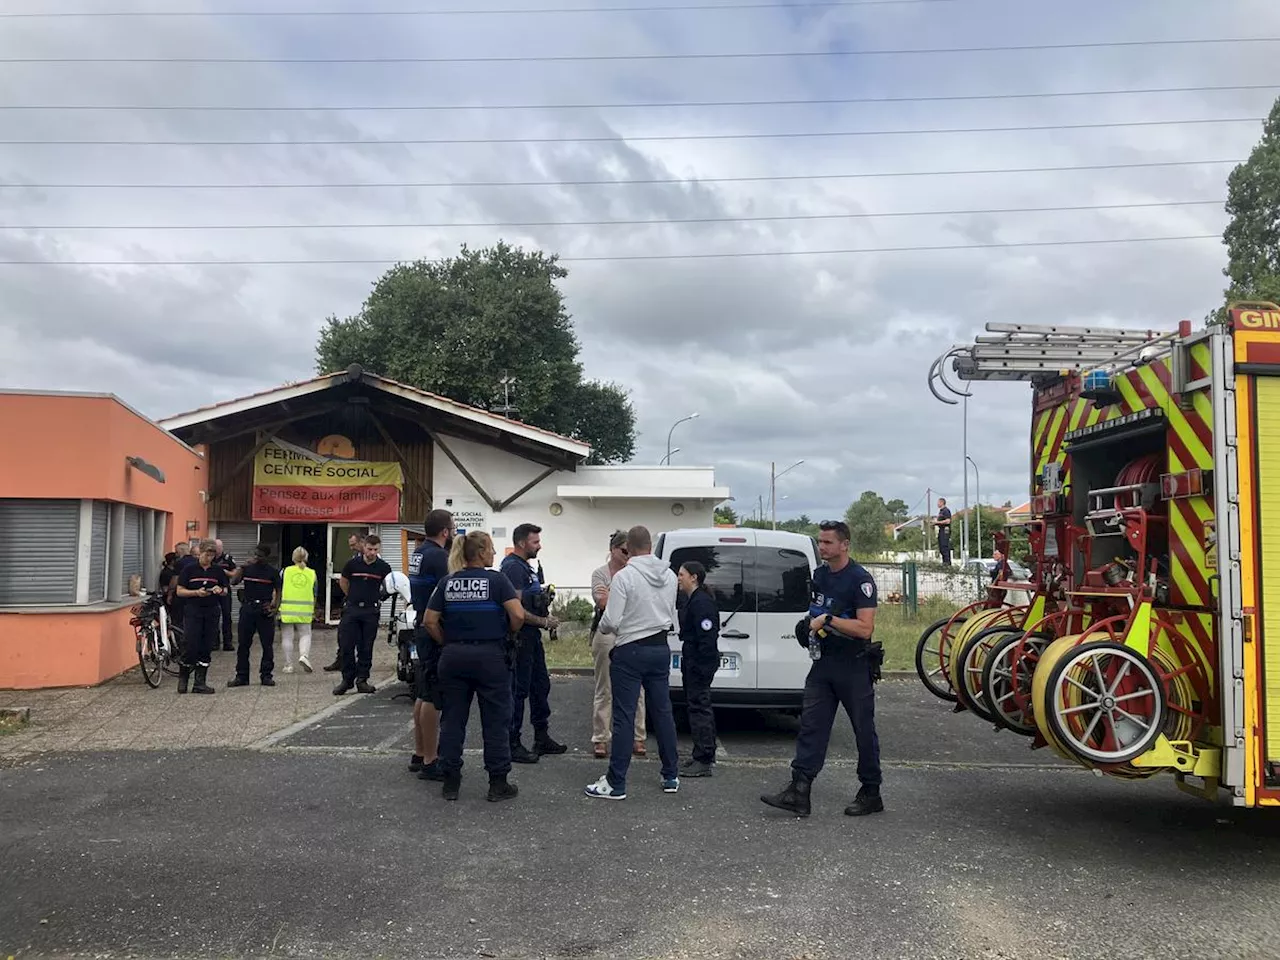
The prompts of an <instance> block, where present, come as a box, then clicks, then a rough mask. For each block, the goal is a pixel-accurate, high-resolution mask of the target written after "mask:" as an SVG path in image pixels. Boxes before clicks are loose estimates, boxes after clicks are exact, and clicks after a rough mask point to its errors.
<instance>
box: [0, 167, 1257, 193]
mask: <svg viewBox="0 0 1280 960" xmlns="http://www.w3.org/2000/svg"><path fill="white" fill-rule="evenodd" d="M1241 162H1242V161H1240V160H1151V161H1144V162H1139V163H1093V164H1069V165H1064V166H1055V167H1005V168H989V169H985V170H886V171H872V172H867V173H801V174H778V175H775V176H751V177H654V178H649V179H642V180H472V181H450V180H438V181H427V180H423V181H383V182H380V183H378V182H371V183H0V190H3V189H11V190H365V189H376V190H384V189H396V190H400V189H419V188H421V189H426V188H449V189H457V188H460V187H589V186H601V187H618V186H642V185H657V184H683V185H689V186H692V185H697V184H706V183H780V182H793V181H805V180H865V179H880V178H886V179H887V178H894V177H960V176H979V175H989V174H999V175H1002V176H1006V175H1009V174H1014V173H1065V172H1072V171H1094V170H1150V169H1157V168H1160V167H1210V166H1220V165H1226V164H1230V165H1232V166H1235V165H1237V164H1239V163H1241Z"/></svg>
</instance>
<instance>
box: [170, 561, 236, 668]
mask: <svg viewBox="0 0 1280 960" xmlns="http://www.w3.org/2000/svg"><path fill="white" fill-rule="evenodd" d="M217 552H218V548H217V547H216V546H215V545H214V542H213V541H212V540H202V541H201V542H200V549H199V552H198V555H197V556H198V559H197V560H196V562H195V563H188V564H187V565H186V566H184V567H183V568H182V572H181V573H180V574H179V575H178V589H177V593H178V596H180V597H182V599H183V604H182V607H183V642H182V658H181V659H180V660H179V662H178V692H179V693H186V692H187V683H188V681H189V679H190V677H191V673H192V671H194V672H195V684H194V685H193V686H192V687H191V692H192V693H215V692H216V691H215V690H214V689H213V687H211V686H209V685H208V684H207V683H206V682H205V680H206V679H207V677H208V675H209V658H210V656H211V653H212V651H213V646H214V644H215V643H217V642H218V623H219V621H220V620H221V619H222V597H224V596H226V594H227V593H228V591H230V589H231V583H230V581H228V580H227V572H226V570H224V569H223V568H222V567H219V566H216V565H215V564H214V562H213V558H214V555H215V554H216V553H217Z"/></svg>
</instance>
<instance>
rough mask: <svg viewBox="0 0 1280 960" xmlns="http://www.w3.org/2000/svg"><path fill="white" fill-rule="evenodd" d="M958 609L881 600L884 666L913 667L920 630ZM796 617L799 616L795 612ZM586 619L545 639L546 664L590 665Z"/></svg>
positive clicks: (944, 603) (945, 604)
mask: <svg viewBox="0 0 1280 960" xmlns="http://www.w3.org/2000/svg"><path fill="white" fill-rule="evenodd" d="M957 609H959V608H958V607H957V606H956V605H955V604H954V603H951V602H950V601H947V600H941V599H930V600H927V601H924V602H922V603H921V604H920V607H919V609H918V610H917V611H916V612H915V613H914V614H912V613H910V612H908V610H907V608H906V605H905V604H900V603H885V604H881V605H880V608H879V609H878V610H877V611H876V636H875V638H876V640H878V641H880V643H882V644H884V669H886V670H914V669H915V655H916V642H917V641H918V640H919V639H920V633H921V632H922V631H923V630H924V628H925V627H927V626H928V625H929V624H931V623H933V622H934V621H935V620H941V619H942V618H943V617H949V616H951V614H953V613H955V612H956V610H957ZM796 619H799V616H798V615H797V617H796ZM587 638H588V625H587V624H586V623H562V624H561V625H560V631H559V639H558V640H556V642H555V643H551V642H548V641H547V640H546V635H545V634H543V641H544V643H545V644H546V648H547V666H548V667H550V668H551V669H565V668H566V667H589V666H591V644H590V643H589V642H588V639H587Z"/></svg>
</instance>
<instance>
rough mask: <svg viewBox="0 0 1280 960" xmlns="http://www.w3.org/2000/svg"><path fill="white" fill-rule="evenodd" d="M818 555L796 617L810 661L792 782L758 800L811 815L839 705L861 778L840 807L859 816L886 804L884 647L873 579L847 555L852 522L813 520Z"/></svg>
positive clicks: (793, 811) (792, 766)
mask: <svg viewBox="0 0 1280 960" xmlns="http://www.w3.org/2000/svg"><path fill="white" fill-rule="evenodd" d="M818 529H819V531H820V533H819V535H818V556H819V557H821V558H822V560H823V563H822V565H821V566H820V567H818V569H817V570H815V571H814V573H813V596H812V598H811V600H810V605H809V616H808V617H806V618H805V619H803V620H801V621H800V622H799V623H797V624H796V639H797V640H798V641H800V643H801V645H802V646H805V647H807V648H808V650H809V656H810V658H811V659H812V660H813V661H814V663H813V665H812V666H811V667H810V668H809V675H808V677H806V678H805V682H804V708H803V712H802V713H801V715H800V734H799V736H798V737H797V739H796V755H795V759H794V760H793V761H792V763H791V771H792V773H791V783H790V784H789V785H788V786H787V787H786V788H785V789H784V790H782V791H781V792H780V793H776V794H771V795H766V796H762V797H761V798H760V799H761V800H762V801H764V802H765V803H767V804H768V805H769V806H771V807H777V808H778V809H779V810H786V811H788V812H790V813H794V814H795V815H796V816H799V817H807V816H808V815H809V793H810V787H811V785H812V784H813V781H814V778H815V777H817V776H818V773H819V772H820V771H821V770H822V765H823V763H824V761H825V760H826V756H827V744H828V743H829V742H830V740H831V726H832V724H833V723H834V722H835V718H836V708H837V707H839V706H843V707H844V710H845V713H847V714H848V715H849V720H850V722H851V723H852V724H853V734H854V737H855V738H856V739H857V743H858V779H859V780H860V781H861V783H862V789H860V790H859V791H858V795H857V796H856V797H855V798H854V800H853V803H851V804H849V806H847V807H845V809H844V812H845V815H846V816H850V817H861V816H865V815H866V814H869V813H879V812H880V811H881V810H883V809H884V801H883V800H881V799H880V781H881V775H880V741H879V738H878V737H877V736H876V719H875V704H876V700H875V696H876V692H875V682H876V681H877V680H878V679H880V664H881V663H883V661H884V650H883V648H882V647H881V646H880V644H878V643H873V642H872V641H871V635H872V633H873V632H874V630H875V622H876V582H875V580H874V579H873V578H872V576H871V574H870V573H868V572H867V570H866V569H865V568H864V567H862V566H861V565H860V564H857V563H854V562H853V561H852V560H851V559H849V525H848V524H847V523H845V522H844V521H842V520H824V521H823V522H822V523H820V524H819V525H818Z"/></svg>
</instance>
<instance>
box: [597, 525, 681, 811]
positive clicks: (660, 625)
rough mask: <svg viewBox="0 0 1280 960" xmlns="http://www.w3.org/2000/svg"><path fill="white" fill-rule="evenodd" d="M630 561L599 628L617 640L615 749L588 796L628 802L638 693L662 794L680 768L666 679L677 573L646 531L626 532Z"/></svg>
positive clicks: (675, 784)
mask: <svg viewBox="0 0 1280 960" xmlns="http://www.w3.org/2000/svg"><path fill="white" fill-rule="evenodd" d="M627 552H628V553H629V554H630V556H631V559H630V560H629V561H628V563H627V565H626V566H625V567H623V568H622V569H621V570H619V571H618V572H617V574H615V575H614V578H613V582H612V583H610V585H609V601H608V603H606V604H605V608H604V614H603V615H602V616H601V617H600V629H601V630H602V631H605V632H607V633H612V634H614V635H615V636H616V637H617V638H618V639H617V643H616V645H615V646H614V648H613V651H612V653H611V654H610V664H609V682H610V685H611V686H612V687H613V745H612V749H611V751H610V756H609V771H608V772H607V773H606V774H605V775H604V776H603V777H601V778H600V779H599V780H597V781H596V782H595V783H593V784H591V785H590V786H589V787H587V789H586V794H587V796H589V797H598V798H600V799H603V800H625V799H627V770H628V769H629V768H630V766H631V737H630V734H631V730H632V728H633V727H634V725H635V718H636V705H637V701H638V700H639V699H640V690H641V689H642V688H643V689H644V694H645V699H646V700H647V701H648V705H649V709H650V711H652V714H653V719H654V727H655V729H654V733H655V734H657V737H658V756H659V758H660V759H661V760H662V790H663V792H664V793H675V792H676V791H677V790H679V789H680V777H679V775H678V770H677V766H676V764H677V763H678V761H679V757H678V755H677V750H676V721H675V717H674V716H673V715H672V713H671V694H670V691H669V689H668V686H667V678H668V676H669V675H670V670H671V648H670V646H669V645H668V643H667V635H668V634H669V633H671V632H672V631H673V630H674V629H675V627H676V626H677V625H678V624H679V622H680V618H679V615H678V614H677V613H676V591H677V589H678V587H677V583H676V575H675V572H674V571H673V570H672V569H671V565H670V564H669V563H666V562H665V561H663V560H662V559H660V558H659V557H655V556H654V555H653V538H652V536H650V534H649V530H648V529H647V528H646V527H641V526H636V527H632V528H631V529H630V530H628V531H627Z"/></svg>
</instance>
